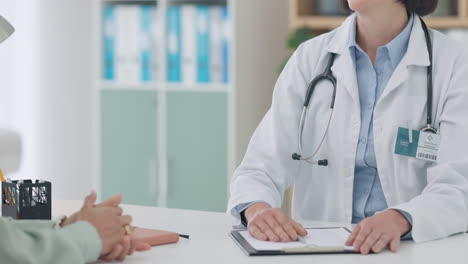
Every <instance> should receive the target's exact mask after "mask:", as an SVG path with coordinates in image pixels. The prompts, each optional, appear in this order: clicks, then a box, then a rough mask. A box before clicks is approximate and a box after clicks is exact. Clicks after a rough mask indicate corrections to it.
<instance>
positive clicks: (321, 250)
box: [229, 227, 359, 256]
mask: <svg viewBox="0 0 468 264" xmlns="http://www.w3.org/2000/svg"><path fill="white" fill-rule="evenodd" d="M337 229H340V230H341V229H343V230H344V231H346V232H347V233H348V234H351V231H350V230H349V229H348V228H345V227H326V228H306V230H307V231H308V232H313V231H314V230H318V231H325V230H330V231H331V230H337ZM244 232H247V231H239V230H236V231H232V232H231V233H230V234H229V236H230V237H231V238H232V239H233V240H234V241H235V242H236V244H237V245H238V246H239V247H240V248H241V249H242V250H243V251H244V253H245V254H246V255H247V256H278V255H308V254H358V253H359V252H357V251H355V250H354V249H352V248H351V247H346V246H344V245H343V246H315V245H308V246H307V245H304V246H302V245H301V246H297V247H290V248H283V249H274V250H265V249H256V248H255V247H254V246H253V245H251V244H250V243H249V241H247V239H246V238H245V237H244V235H243V234H245V233H244ZM269 243H273V242H269ZM292 243H295V242H292ZM295 244H297V243H295ZM343 244H344V242H343Z"/></svg>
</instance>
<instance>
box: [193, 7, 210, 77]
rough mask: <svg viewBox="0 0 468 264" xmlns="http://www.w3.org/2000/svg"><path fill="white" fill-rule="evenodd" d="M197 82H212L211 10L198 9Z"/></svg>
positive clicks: (207, 8)
mask: <svg viewBox="0 0 468 264" xmlns="http://www.w3.org/2000/svg"><path fill="white" fill-rule="evenodd" d="M196 18H197V21H196V23H197V33H196V36H197V81H198V82H200V83H207V82H210V26H209V25H210V9H209V7H208V6H198V7H197V14H196Z"/></svg>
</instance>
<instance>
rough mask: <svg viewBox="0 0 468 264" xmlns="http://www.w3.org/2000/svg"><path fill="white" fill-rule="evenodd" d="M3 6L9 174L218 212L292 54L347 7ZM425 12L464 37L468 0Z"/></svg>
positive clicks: (272, 3) (207, 2) (150, 1)
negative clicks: (9, 28)
mask: <svg viewBox="0 0 468 264" xmlns="http://www.w3.org/2000/svg"><path fill="white" fill-rule="evenodd" d="M0 15H2V16H4V17H5V18H6V19H7V20H9V21H10V22H11V24H13V25H14V27H15V29H16V32H15V33H14V35H13V36H12V37H11V38H10V39H9V40H8V41H6V42H4V43H2V44H1V47H0V152H1V154H0V168H4V170H5V173H6V177H9V178H11V179H28V178H31V179H43V180H49V181H52V184H53V192H52V193H53V197H54V199H82V198H83V197H84V196H85V195H86V194H88V193H89V191H90V190H96V191H97V192H98V194H99V196H100V197H101V198H106V197H109V196H111V195H113V194H115V193H122V194H123V195H124V202H125V203H131V204H139V205H148V206H163V207H173V208H183V209H195V210H208V211H224V210H225V207H226V202H227V198H228V185H229V179H230V177H231V175H232V172H233V170H234V169H235V168H236V166H237V165H238V164H239V163H240V162H241V160H242V157H243V155H244V153H245V150H246V147H247V145H248V142H249V139H250V136H251V135H252V133H253V131H254V130H255V128H256V126H257V125H258V123H259V122H260V120H261V119H262V117H263V115H264V114H265V113H266V111H267V110H268V108H269V106H270V101H271V95H272V91H273V87H274V84H275V81H276V79H277V77H278V75H279V73H280V71H281V69H282V67H283V65H284V63H285V61H287V58H288V57H289V56H290V54H291V53H292V52H293V51H294V49H295V48H297V46H298V45H299V44H300V43H302V42H303V41H305V40H307V39H310V38H313V37H315V36H317V35H319V34H322V33H324V32H328V31H330V30H332V29H333V28H335V27H337V26H338V25H340V23H342V21H343V20H344V18H345V16H346V14H345V13H344V12H343V11H342V9H341V7H340V1H339V0H315V1H314V0H198V1H197V0H139V1H132V0H126V1H124V0H20V1H1V2H0ZM427 21H428V24H429V25H430V26H431V27H432V28H436V29H438V30H441V31H444V32H445V33H446V34H448V35H449V36H450V37H452V38H456V39H458V40H460V41H468V33H467V28H468V0H440V1H439V8H438V9H437V11H436V13H435V14H433V15H431V16H430V17H428V18H427ZM3 131H5V132H3ZM17 138H19V139H20V144H19V143H18V144H16V143H15V144H13V142H16V141H15V140H16V139H17Z"/></svg>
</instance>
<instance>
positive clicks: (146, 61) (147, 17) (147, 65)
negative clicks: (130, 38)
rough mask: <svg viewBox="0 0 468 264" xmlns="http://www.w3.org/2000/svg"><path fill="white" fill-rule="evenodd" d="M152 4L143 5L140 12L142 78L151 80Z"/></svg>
mask: <svg viewBox="0 0 468 264" xmlns="http://www.w3.org/2000/svg"><path fill="white" fill-rule="evenodd" d="M152 9H153V8H152V7H151V6H141V14H140V27H141V33H140V34H141V39H140V51H141V55H140V56H141V61H140V67H141V80H142V81H144V82H145V81H146V82H147V81H151V80H152V79H153V78H152V76H151V72H152V70H151V65H152V63H151V58H152V56H151V20H152V19H151V14H152Z"/></svg>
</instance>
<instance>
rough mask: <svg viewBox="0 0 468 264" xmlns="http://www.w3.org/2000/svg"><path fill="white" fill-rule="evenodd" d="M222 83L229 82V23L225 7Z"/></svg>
mask: <svg viewBox="0 0 468 264" xmlns="http://www.w3.org/2000/svg"><path fill="white" fill-rule="evenodd" d="M222 9H223V35H222V37H223V40H222V46H223V83H229V81H230V78H229V63H230V57H229V52H230V45H231V43H232V42H231V41H232V40H231V24H230V17H229V10H228V8H227V7H223V8H222Z"/></svg>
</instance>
